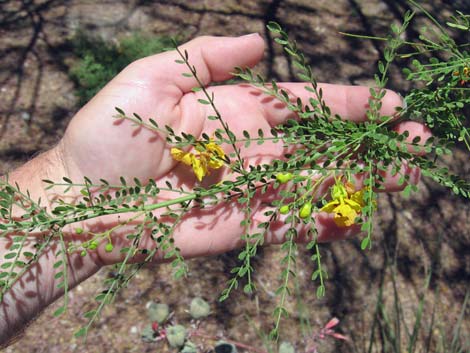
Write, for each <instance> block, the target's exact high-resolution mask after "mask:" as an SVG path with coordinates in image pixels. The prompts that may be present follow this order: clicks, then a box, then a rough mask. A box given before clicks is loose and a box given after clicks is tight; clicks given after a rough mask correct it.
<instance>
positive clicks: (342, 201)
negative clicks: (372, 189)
mask: <svg viewBox="0 0 470 353" xmlns="http://www.w3.org/2000/svg"><path fill="white" fill-rule="evenodd" d="M331 198H332V200H331V201H330V202H328V203H327V204H326V205H325V206H323V207H322V208H321V209H320V211H323V212H328V213H333V214H334V222H335V224H336V225H337V226H339V227H349V226H352V225H353V224H354V222H355V220H356V218H357V216H358V215H359V214H360V213H361V210H362V208H363V207H364V206H365V202H364V189H362V190H359V191H355V190H354V186H353V185H352V184H351V183H349V182H348V183H346V184H344V185H343V184H342V183H341V182H340V181H337V182H336V183H335V185H333V187H332V189H331Z"/></svg>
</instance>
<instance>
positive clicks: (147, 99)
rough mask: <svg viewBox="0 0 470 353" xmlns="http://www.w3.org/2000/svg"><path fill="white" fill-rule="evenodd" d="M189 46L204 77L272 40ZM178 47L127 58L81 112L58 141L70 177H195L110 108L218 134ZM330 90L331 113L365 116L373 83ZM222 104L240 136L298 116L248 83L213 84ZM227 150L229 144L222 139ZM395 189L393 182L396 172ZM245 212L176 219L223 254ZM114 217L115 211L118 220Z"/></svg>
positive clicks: (260, 151) (196, 245)
mask: <svg viewBox="0 0 470 353" xmlns="http://www.w3.org/2000/svg"><path fill="white" fill-rule="evenodd" d="M181 50H187V51H188V53H189V61H190V63H191V64H192V65H194V66H195V67H196V69H197V72H198V77H199V78H200V79H201V80H202V82H203V83H204V84H205V85H209V84H210V83H211V82H216V81H222V80H226V79H228V78H230V72H233V70H234V68H235V67H237V66H239V67H247V66H253V65H255V64H256V63H257V62H258V61H260V59H261V58H262V55H263V50H264V43H263V40H262V39H261V37H259V36H258V35H256V34H254V35H248V36H244V37H239V38H224V37H200V38H197V39H195V40H193V41H191V42H189V43H187V44H185V45H183V46H182V47H181ZM176 59H179V55H178V54H177V53H176V51H171V52H166V53H163V54H158V55H155V56H151V57H148V58H144V59H141V60H139V61H136V62H134V63H133V64H131V65H129V66H128V67H127V68H126V69H125V70H123V71H122V72H121V73H120V74H119V75H118V76H117V77H116V78H115V79H114V80H113V81H111V82H110V83H109V84H108V85H107V86H106V87H105V88H104V89H103V90H102V91H101V92H100V93H99V94H98V95H97V96H95V97H94V98H93V100H92V101H90V102H89V103H88V104H87V105H86V106H85V107H83V108H82V109H81V110H80V112H78V113H77V115H76V116H75V117H74V119H73V120H72V122H71V123H70V125H69V128H68V129H67V132H66V135H65V137H64V139H63V140H62V141H61V143H60V144H59V146H60V148H61V150H62V154H63V159H64V161H65V165H66V168H67V172H68V175H69V177H71V178H72V179H73V180H74V181H80V180H83V177H84V176H87V177H89V178H90V179H92V180H95V181H96V180H98V179H100V178H103V179H106V180H108V181H109V182H111V183H113V182H117V181H118V179H119V177H121V176H123V177H125V178H126V179H128V180H132V179H133V178H134V177H137V178H138V179H140V180H142V181H145V180H148V179H150V178H151V179H154V180H156V182H157V183H163V182H165V181H170V182H171V183H172V184H174V185H179V186H182V187H185V188H188V189H190V188H192V187H193V186H194V185H195V184H196V183H197V179H196V178H195V176H194V175H193V174H192V172H191V170H190V168H189V167H188V166H186V165H183V164H181V163H178V162H176V161H175V160H174V159H173V158H172V157H171V155H170V148H171V146H169V145H168V144H167V143H166V142H165V138H164V136H156V135H155V133H154V132H152V131H148V130H145V129H138V128H136V127H135V126H133V125H132V124H131V123H130V122H129V121H124V122H122V123H120V124H116V120H114V119H112V116H113V115H115V114H116V111H115V109H114V108H115V107H119V108H121V109H123V110H124V111H125V112H126V113H128V114H132V113H137V114H139V115H140V116H141V117H143V118H144V119H148V118H153V119H154V120H155V121H156V122H157V123H158V124H159V125H160V126H165V125H168V126H171V127H172V128H173V129H174V131H175V132H176V133H178V132H185V133H188V134H191V135H193V136H195V137H200V136H201V134H202V133H203V132H204V133H207V134H208V135H211V134H212V133H213V132H214V131H215V130H216V129H217V128H220V123H219V122H218V121H213V120H209V119H207V116H208V115H211V114H213V112H212V111H211V110H210V109H211V108H210V106H208V105H201V104H200V103H199V102H198V99H199V98H203V97H202V93H194V92H192V91H191V89H192V88H193V87H196V86H197V83H196V81H195V80H194V79H193V78H188V77H184V76H183V75H182V73H183V72H187V71H188V70H187V68H186V67H185V66H184V65H181V64H178V63H176V62H175V60H176ZM281 86H282V87H283V88H285V89H286V90H288V91H290V92H291V93H292V94H293V95H294V96H297V97H300V98H302V99H306V98H308V94H307V93H308V92H307V91H305V90H304V88H303V87H304V84H303V83H284V84H281ZM322 87H323V91H324V98H325V100H326V102H327V104H328V105H329V106H330V107H331V109H332V111H333V113H337V114H339V115H341V116H343V117H344V118H347V119H351V120H354V121H358V122H359V121H362V120H364V119H365V116H366V115H365V111H366V108H367V102H368V98H369V91H368V89H367V88H365V87H348V86H338V85H323V86H322ZM210 91H211V92H213V93H214V96H215V104H216V106H217V109H218V110H219V111H220V113H221V115H222V117H223V119H224V120H225V121H226V122H227V123H228V125H229V126H230V129H231V130H232V131H233V132H234V133H235V135H237V136H242V131H243V130H246V131H248V132H249V133H250V134H251V135H256V134H257V131H258V130H259V129H262V130H265V131H269V130H270V128H271V127H273V126H275V125H277V124H280V123H282V122H284V121H286V119H288V118H291V117H292V113H291V112H290V111H288V110H287V109H286V108H285V107H284V106H283V105H282V104H281V103H280V102H278V101H276V100H273V99H270V97H267V96H266V95H263V94H261V92H259V91H257V90H256V89H255V88H253V87H250V86H247V85H225V86H216V87H212V88H210ZM400 104H401V100H400V98H399V97H398V96H397V95H396V94H394V93H392V92H389V93H388V94H387V95H386V96H385V98H384V102H383V108H382V112H383V113H384V114H392V113H393V112H394V109H395V107H397V106H399V105H400ZM408 130H410V132H411V138H412V137H414V136H416V135H417V134H423V133H424V132H423V131H424V130H423V128H422V127H421V126H420V125H412V126H408ZM224 149H226V151H228V150H229V146H224ZM283 153H284V151H283V148H282V144H272V143H265V144H263V145H259V146H252V147H250V148H248V149H242V155H243V157H244V158H245V159H247V160H252V161H253V160H254V159H256V160H257V161H258V162H259V161H261V160H262V161H263V162H267V161H269V160H272V159H278V158H281V157H282V155H283ZM223 174H224V172H221V173H214V175H212V176H211V178H209V179H208V180H205V181H204V182H205V183H212V182H215V181H217V179H219V178H221V177H223ZM389 187H390V189H393V188H394V187H395V186H394V184H393V180H391V181H390V183H389ZM263 207H264V206H263V202H262V200H255V201H254V202H253V210H254V213H253V218H254V222H253V227H254V228H256V226H257V224H258V223H259V222H261V221H264V219H263V216H262V214H263V212H262V210H263ZM244 216H245V214H244V212H243V210H242V209H240V206H239V205H238V204H237V203H236V202H232V203H227V204H224V205H222V206H219V207H215V208H213V209H211V210H210V211H207V210H196V209H194V210H192V211H190V212H189V213H188V214H187V215H186V216H185V217H184V220H183V221H182V222H181V224H180V225H179V226H178V227H177V229H176V231H175V233H174V237H175V240H176V243H177V245H178V246H179V247H180V248H181V250H182V253H183V255H185V256H198V255H207V254H213V253H220V252H223V251H227V250H230V249H232V248H234V247H236V246H238V245H239V244H240V235H241V234H242V232H243V231H242V229H241V227H240V221H241V220H242V219H243V217H244ZM323 218H324V221H321V219H318V222H317V226H318V228H319V229H318V230H319V238H320V240H323V241H328V240H334V239H338V238H344V237H345V236H348V235H350V234H352V233H355V232H356V233H357V231H358V230H357V228H356V227H349V228H338V227H336V226H335V225H334V223H333V222H331V221H328V217H323ZM114 222H116V220H114ZM284 231H285V227H283V226H282V225H281V226H279V227H276V229H275V230H274V229H273V230H272V232H271V234H269V235H268V237H267V238H268V239H267V240H268V242H279V241H281V240H282V238H283V232H284ZM102 257H103V258H104V259H103V261H104V262H105V263H112V262H114V261H117V260H119V255H118V254H105V253H104V252H102Z"/></svg>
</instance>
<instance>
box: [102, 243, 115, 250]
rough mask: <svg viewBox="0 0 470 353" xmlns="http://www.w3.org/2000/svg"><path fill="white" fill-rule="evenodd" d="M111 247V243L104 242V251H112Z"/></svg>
mask: <svg viewBox="0 0 470 353" xmlns="http://www.w3.org/2000/svg"><path fill="white" fill-rule="evenodd" d="M113 249H114V246H113V244H111V243H108V244H106V246H105V247H104V251H106V252H111V251H113Z"/></svg>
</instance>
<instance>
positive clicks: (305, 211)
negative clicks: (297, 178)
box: [299, 202, 312, 219]
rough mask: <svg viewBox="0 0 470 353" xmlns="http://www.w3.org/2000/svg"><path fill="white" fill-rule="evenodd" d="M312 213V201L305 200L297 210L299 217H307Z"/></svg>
mask: <svg viewBox="0 0 470 353" xmlns="http://www.w3.org/2000/svg"><path fill="white" fill-rule="evenodd" d="M311 214H312V203H311V202H306V203H304V204H303V205H302V207H301V208H300V211H299V217H300V218H302V219H305V218H308V217H309V216H310V215H311Z"/></svg>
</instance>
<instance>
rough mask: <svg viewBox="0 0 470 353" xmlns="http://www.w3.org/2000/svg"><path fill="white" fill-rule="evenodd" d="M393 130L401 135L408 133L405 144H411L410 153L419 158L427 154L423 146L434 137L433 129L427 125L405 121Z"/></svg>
mask: <svg viewBox="0 0 470 353" xmlns="http://www.w3.org/2000/svg"><path fill="white" fill-rule="evenodd" d="M393 129H394V130H395V131H396V132H398V133H399V134H403V133H405V132H408V137H407V138H406V139H405V142H406V143H408V144H409V145H408V151H409V152H411V153H414V154H417V155H418V156H423V155H425V154H426V152H425V150H424V148H423V147H422V146H424V144H425V143H426V141H427V140H429V139H430V138H431V136H432V133H431V129H429V128H428V127H427V126H426V125H424V124H420V123H418V122H416V121H404V122H401V123H399V124H397V125H396V126H395V127H394V128H393ZM418 138H419V139H418Z"/></svg>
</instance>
